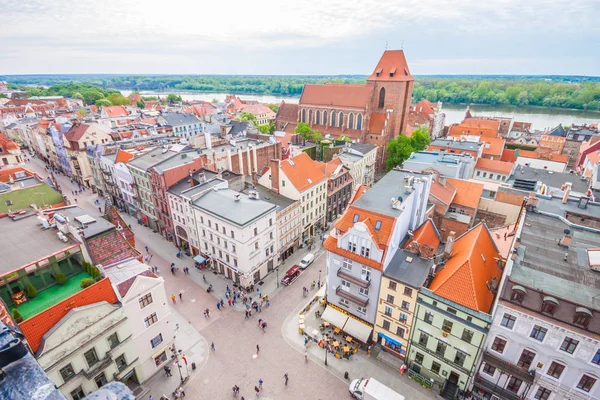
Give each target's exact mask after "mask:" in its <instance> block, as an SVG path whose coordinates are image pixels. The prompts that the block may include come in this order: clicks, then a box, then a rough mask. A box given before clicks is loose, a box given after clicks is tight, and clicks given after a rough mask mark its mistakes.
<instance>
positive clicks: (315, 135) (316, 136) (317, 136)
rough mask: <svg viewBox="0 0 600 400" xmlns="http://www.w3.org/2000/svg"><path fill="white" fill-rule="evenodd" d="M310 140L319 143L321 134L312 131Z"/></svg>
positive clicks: (321, 138) (321, 137)
mask: <svg viewBox="0 0 600 400" xmlns="http://www.w3.org/2000/svg"><path fill="white" fill-rule="evenodd" d="M312 140H313V142H315V143H321V140H323V134H322V133H321V132H318V131H313V135H312Z"/></svg>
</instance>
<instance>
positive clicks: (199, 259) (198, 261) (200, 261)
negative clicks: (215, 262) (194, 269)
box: [193, 255, 206, 263]
mask: <svg viewBox="0 0 600 400" xmlns="http://www.w3.org/2000/svg"><path fill="white" fill-rule="evenodd" d="M193 260H194V261H196V262H197V263H203V262H204V261H206V258H204V257H202V256H201V255H197V256H196V257H194V258H193Z"/></svg>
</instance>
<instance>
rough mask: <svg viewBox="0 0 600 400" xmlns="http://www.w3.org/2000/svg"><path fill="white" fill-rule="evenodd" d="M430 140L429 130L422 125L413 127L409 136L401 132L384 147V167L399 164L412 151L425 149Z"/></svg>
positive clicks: (390, 167) (389, 167) (392, 166)
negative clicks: (385, 156) (385, 152)
mask: <svg viewBox="0 0 600 400" xmlns="http://www.w3.org/2000/svg"><path fill="white" fill-rule="evenodd" d="M430 142H431V139H430V138H429V131H428V130H427V128H426V127H424V126H420V127H419V128H417V129H415V130H414V131H413V133H412V136H411V137H410V138H409V137H408V136H406V135H405V134H404V133H402V134H401V135H399V136H398V137H397V138H395V139H392V140H390V142H389V143H388V145H387V148H386V151H387V159H386V161H385V167H386V169H387V170H388V171H389V170H391V169H392V168H394V167H396V166H398V165H401V164H402V163H403V162H404V161H406V160H408V157H410V155H411V154H412V153H414V152H418V151H423V150H425V149H426V148H427V146H428V145H429V143H430Z"/></svg>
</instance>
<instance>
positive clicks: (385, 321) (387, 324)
mask: <svg viewBox="0 0 600 400" xmlns="http://www.w3.org/2000/svg"><path fill="white" fill-rule="evenodd" d="M390 326H391V324H390V321H388V320H386V319H384V320H383V329H385V330H386V331H389V330H390Z"/></svg>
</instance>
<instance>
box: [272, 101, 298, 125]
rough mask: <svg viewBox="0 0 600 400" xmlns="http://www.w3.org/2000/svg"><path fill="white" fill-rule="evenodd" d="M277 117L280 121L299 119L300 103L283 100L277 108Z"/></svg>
mask: <svg viewBox="0 0 600 400" xmlns="http://www.w3.org/2000/svg"><path fill="white" fill-rule="evenodd" d="M277 119H278V120H279V121H289V122H296V121H298V104H294V103H286V102H285V101H282V102H281V105H280V106H279V109H278V110H277Z"/></svg>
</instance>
